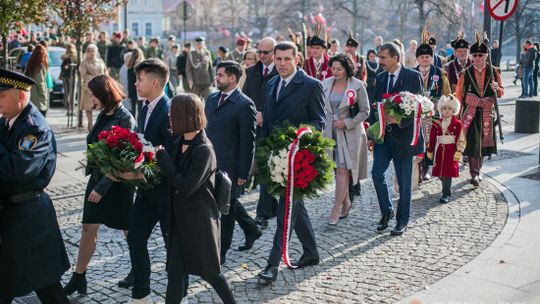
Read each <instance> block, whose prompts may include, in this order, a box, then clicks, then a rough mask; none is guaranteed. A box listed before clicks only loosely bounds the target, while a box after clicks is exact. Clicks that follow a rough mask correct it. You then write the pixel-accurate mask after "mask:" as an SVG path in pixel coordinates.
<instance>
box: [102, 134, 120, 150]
mask: <svg viewBox="0 0 540 304" xmlns="http://www.w3.org/2000/svg"><path fill="white" fill-rule="evenodd" d="M105 143H106V144H107V146H109V148H111V149H112V148H114V147H116V145H117V144H118V137H117V136H116V135H114V134H111V135H110V136H109V137H107V140H106V141H105Z"/></svg>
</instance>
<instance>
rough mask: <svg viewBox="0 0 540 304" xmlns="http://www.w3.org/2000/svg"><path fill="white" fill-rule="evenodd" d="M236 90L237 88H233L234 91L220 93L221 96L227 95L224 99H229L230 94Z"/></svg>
mask: <svg viewBox="0 0 540 304" xmlns="http://www.w3.org/2000/svg"><path fill="white" fill-rule="evenodd" d="M237 89H238V87H236V88H234V89H232V90H230V91H227V92H223V91H222V92H221V94H225V95H227V97H225V99H228V98H229V97H231V95H232V93H234V91H236V90H237Z"/></svg>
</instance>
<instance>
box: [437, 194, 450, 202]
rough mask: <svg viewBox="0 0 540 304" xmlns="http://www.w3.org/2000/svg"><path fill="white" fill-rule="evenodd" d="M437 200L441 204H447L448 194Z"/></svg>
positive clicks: (448, 200)
mask: <svg viewBox="0 0 540 304" xmlns="http://www.w3.org/2000/svg"><path fill="white" fill-rule="evenodd" d="M439 202H440V203H441V204H448V203H450V196H448V195H443V196H442V197H441V198H440V199H439Z"/></svg>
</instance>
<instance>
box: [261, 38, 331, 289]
mask: <svg viewBox="0 0 540 304" xmlns="http://www.w3.org/2000/svg"><path fill="white" fill-rule="evenodd" d="M274 56H275V57H274V63H275V65H276V69H277V71H278V73H279V75H276V76H275V77H274V78H272V79H271V80H270V81H269V83H268V90H267V94H266V108H265V110H264V114H263V130H262V137H268V136H269V135H270V133H271V132H272V129H273V128H274V127H279V126H281V125H283V123H285V122H288V123H290V124H292V125H293V126H296V127H298V126H300V125H301V124H308V125H311V126H313V127H315V128H316V129H317V130H322V129H323V128H324V125H325V114H324V93H323V90H322V85H321V83H320V82H319V81H318V80H316V79H314V78H312V77H310V76H308V75H306V73H305V72H304V71H303V70H301V69H298V68H297V65H298V49H297V48H296V46H295V45H294V44H293V43H291V42H283V43H279V44H277V45H276V47H275V48H274ZM291 212H292V217H291V222H290V225H291V228H292V229H294V231H295V232H296V235H297V236H298V239H299V240H300V243H301V244H302V249H303V251H304V254H303V255H302V257H301V258H300V259H299V260H298V261H297V262H296V263H294V266H296V267H305V266H310V265H317V264H319V252H318V250H317V245H316V243H315V235H314V233H313V228H312V226H311V221H310V219H309V215H308V213H307V210H306V208H305V207H304V202H303V200H301V199H300V200H295V201H294V202H293V205H292V211H291ZM284 213H285V197H280V199H279V203H278V210H277V228H276V232H275V235H274V242H273V246H272V250H271V251H270V256H269V257H268V265H267V266H266V267H265V268H264V270H263V271H261V272H260V273H259V274H258V275H257V278H258V279H259V282H260V283H262V284H270V283H272V282H273V281H275V280H276V278H277V274H278V267H279V263H280V260H281V255H282V250H283V248H282V243H281V242H282V237H283V223H284Z"/></svg>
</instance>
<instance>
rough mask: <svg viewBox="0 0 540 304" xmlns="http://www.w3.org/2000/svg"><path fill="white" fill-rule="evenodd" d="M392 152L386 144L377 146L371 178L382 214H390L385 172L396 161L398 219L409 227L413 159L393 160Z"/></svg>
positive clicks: (390, 206) (390, 207) (390, 208)
mask: <svg viewBox="0 0 540 304" xmlns="http://www.w3.org/2000/svg"><path fill="white" fill-rule="evenodd" d="M391 152H392V151H391V148H390V146H389V145H388V144H387V143H386V142H385V143H383V144H380V145H375V150H374V152H373V168H372V169H371V176H372V178H373V185H374V186H375V192H376V193H377V200H378V201H379V208H380V209H381V214H382V215H385V214H388V212H391V211H392V208H393V207H392V201H391V200H390V194H389V189H388V184H387V182H386V177H385V172H386V170H387V169H388V166H389V165H390V161H394V169H395V170H396V178H397V182H398V185H399V203H398V208H397V216H396V219H397V222H398V224H402V225H407V224H408V223H409V214H410V208H411V194H412V168H413V167H412V166H413V157H412V156H407V157H403V158H393V157H392V153H391Z"/></svg>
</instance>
